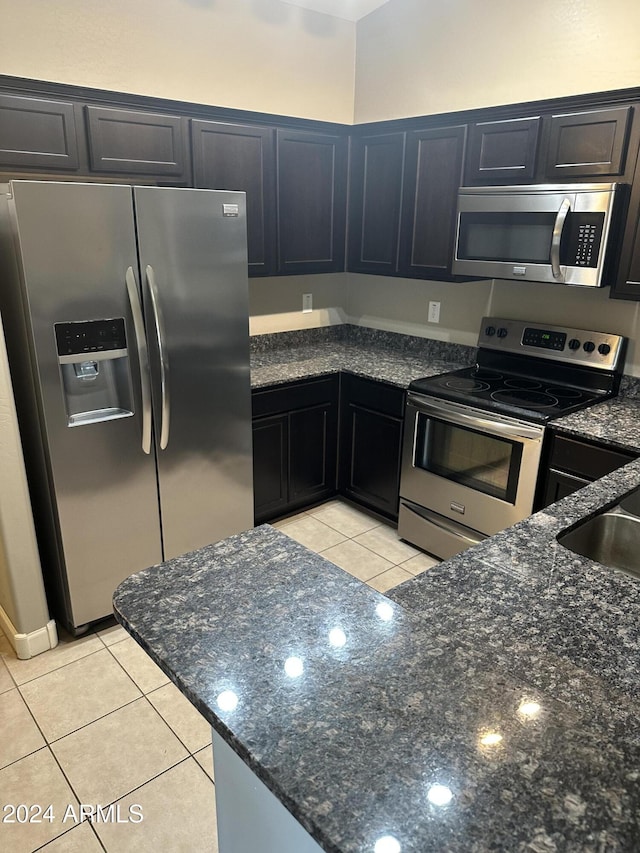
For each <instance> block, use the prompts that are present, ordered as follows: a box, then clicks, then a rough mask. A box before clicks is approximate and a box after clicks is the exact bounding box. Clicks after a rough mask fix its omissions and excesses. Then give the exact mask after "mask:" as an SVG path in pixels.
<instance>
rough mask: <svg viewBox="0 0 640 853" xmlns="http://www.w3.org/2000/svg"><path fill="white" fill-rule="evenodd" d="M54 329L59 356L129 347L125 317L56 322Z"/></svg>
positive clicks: (87, 353)
mask: <svg viewBox="0 0 640 853" xmlns="http://www.w3.org/2000/svg"><path fill="white" fill-rule="evenodd" d="M54 329H55V333H56V344H57V347H58V355H59V356H69V355H92V354H94V353H98V352H110V351H112V350H125V349H126V348H127V340H126V335H125V328H124V318H123V317H115V318H114V319H111V320H81V321H76V322H73V323H55V324H54Z"/></svg>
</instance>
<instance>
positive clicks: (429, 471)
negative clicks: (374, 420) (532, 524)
mask: <svg viewBox="0 0 640 853" xmlns="http://www.w3.org/2000/svg"><path fill="white" fill-rule="evenodd" d="M543 434H544V427H543V426H539V425H536V424H530V423H526V422H524V421H519V420H517V419H515V418H510V417H507V416H503V415H496V414H494V413H492V412H484V411H481V410H479V409H474V408H472V407H470V406H465V405H460V404H458V403H452V402H449V401H445V400H439V399H437V398H430V397H419V396H416V395H412V394H409V397H408V400H407V418H406V424H405V433H404V436H405V437H404V446H403V460H402V477H401V483H400V496H401V498H403V499H406V500H407V501H409V502H411V503H413V504H415V505H417V506H420V507H423V508H425V509H428V510H431V511H432V512H434V513H436V514H437V515H439V516H443V517H444V518H447V519H451V520H453V521H454V522H455V523H457V524H458V525H463V526H464V527H469V528H471V529H472V530H474V531H477V532H479V533H481V534H485V535H491V534H493V533H497V532H498V531H499V530H504V528H505V527H509V526H510V525H511V524H514V523H515V522H516V521H520V519H522V518H526V517H527V516H528V515H530V514H531V511H532V509H533V498H534V494H535V488H536V480H537V477H538V466H539V463H540V454H541V451H542V437H543Z"/></svg>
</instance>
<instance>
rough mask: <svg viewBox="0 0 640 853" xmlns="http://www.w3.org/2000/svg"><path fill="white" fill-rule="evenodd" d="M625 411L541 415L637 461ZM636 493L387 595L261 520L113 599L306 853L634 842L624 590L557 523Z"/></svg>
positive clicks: (636, 805) (634, 609) (631, 481)
mask: <svg viewBox="0 0 640 853" xmlns="http://www.w3.org/2000/svg"><path fill="white" fill-rule="evenodd" d="M347 346H348V345H347ZM344 349H345V348H344V347H343V352H344ZM364 349H365V348H363V347H361V348H360V352H361V353H362V352H364ZM328 350H329V348H328V347H327V348H325V352H324V355H323V357H324V356H325V355H328ZM307 352H308V350H307ZM290 354H291V353H290ZM272 355H273V354H272ZM321 355H322V354H321ZM278 358H280V356H278ZM314 358H315V356H314ZM276 360H277V359H276ZM294 361H295V359H294ZM302 361H304V359H300V360H299V361H298V364H297V366H296V367H295V368H294V371H293V372H294V373H296V372H298V375H297V376H293V375H292V373H291V371H290V370H288V371H284V372H286V373H287V376H286V378H282V377H284V372H283V369H281V368H282V365H284V363H285V359H284V357H282V362H281V365H280V367H278V365H277V364H276V365H275V370H276V372H278V371H280V372H279V375H280V377H281V378H280V380H279V381H290V380H291V379H293V378H307V375H304V376H303V375H301V373H300V372H299V368H300V367H301V363H302ZM401 361H402V359H401ZM445 361H446V359H445ZM289 364H291V360H289ZM353 364H354V362H353V360H351V361H350V362H349V363H348V364H346V368H345V362H340V363H337V362H333V363H332V365H331V369H330V370H328V371H327V372H333V371H335V370H337V369H343V368H344V369H350V367H352V366H353ZM399 364H400V362H398V363H397V364H396V365H395V367H392V370H395V369H396V368H397V367H398V366H399ZM254 366H255V365H254ZM308 367H309V365H308V364H307V365H306V366H304V369H306V368H308ZM263 368H264V373H263V374H261V376H262V377H266V376H267V374H268V372H269V371H272V370H273V369H274V363H273V361H272V362H271V364H266V363H264V364H263V365H262V368H260V367H257V368H255V369H258V370H260V369H263ZM313 369H314V370H315V369H318V362H317V361H316V362H315V363H314V367H313ZM420 369H421V370H423V373H422V374H421V375H426V373H425V372H424V368H423V366H421V367H420ZM443 369H451V366H450V364H447V365H446V366H445V367H444V368H442V367H440V365H435V372H442V370H443ZM268 375H269V379H268V381H266V379H265V384H272V383H273V382H275V381H278V380H277V379H275V378H274V377H275V376H276V374H275V373H273V372H271V373H269V374H268ZM314 375H318V374H314ZM366 375H370V373H369V374H366ZM390 375H391V374H387V375H386V376H384V377H383V376H379V375H376V376H371V375H370V378H385V379H386V381H393V379H391V378H390ZM393 375H394V376H395V377H396V381H395V384H405V379H404V377H399V376H398V373H397V372H396V373H394V374H393ZM407 381H408V380H407ZM257 384H258V386H259V385H260V380H258V382H257ZM638 406H639V402H638V400H637V399H635V398H633V397H629V398H618V399H617V400H612V401H607V402H605V403H601V404H599V405H598V406H595V407H593V408H591V409H589V410H586V411H585V412H578V413H575V414H574V415H569V416H566V417H565V418H562V419H559V420H558V421H557V422H556V423H555V424H554V427H555V428H557V429H559V430H560V431H562V432H565V433H566V434H569V435H576V436H579V437H582V438H588V439H589V438H590V439H594V440H597V441H606V442H608V443H611V444H612V445H614V446H618V447H621V448H623V449H627V450H631V451H637V452H639V453H640V418H638V414H639V409H638ZM639 486H640V460H638V461H634V462H630V463H628V464H627V465H625V466H624V467H623V468H620V469H618V470H617V471H614V472H613V473H611V474H608V475H607V476H606V477H603V478H602V479H601V480H599V481H598V482H596V483H593V484H590V485H589V486H586V487H585V488H583V489H581V490H580V491H579V492H576V493H574V494H572V495H570V496H568V497H567V498H564V499H563V500H561V501H559V502H558V503H557V504H554V505H553V506H551V507H548V508H546V509H545V510H543V511H541V512H538V513H536V514H535V515H533V516H531V517H530V518H528V519H525V520H524V521H522V522H519V523H518V524H516V525H515V526H514V527H512V528H509V529H508V530H505V531H503V532H501V533H498V534H497V535H495V536H493V537H491V538H490V539H488V540H486V541H485V542H483V543H480V544H479V545H477V546H475V547H474V548H471V549H469V550H468V551H465V552H463V553H462V554H459V555H458V556H456V557H453V558H452V559H450V560H448V561H446V562H444V563H442V564H441V565H439V566H436V567H435V568H433V569H430V570H429V571H427V572H425V573H423V574H422V575H419V576H417V577H416V578H413V579H412V580H409V581H407V582H406V583H404V584H402V585H400V586H399V587H396V588H395V589H394V590H391V591H390V592H388V593H387V595H386V596H383V595H381V594H379V593H377V592H375V591H374V590H372V589H370V588H369V587H367V586H366V585H365V584H363V583H361V582H360V581H358V580H356V579H354V578H352V577H351V576H350V575H348V574H346V573H345V572H343V571H342V570H341V569H339V568H338V567H336V566H334V565H333V564H331V563H329V562H327V561H326V560H324V559H323V558H322V557H321V556H319V555H316V554H314V553H312V552H310V551H308V550H307V549H305V548H304V547H303V546H301V545H300V544H298V543H297V542H295V541H293V540H291V539H289V538H287V537H286V536H284V535H283V534H282V533H280V532H279V531H277V530H275V529H273V528H272V527H270V526H268V525H263V526H262V527H259V528H256V529H255V530H252V531H247V532H246V533H241V534H238V535H237V536H233V537H231V538H230V539H228V540H225V541H224V542H221V543H218V544H217V545H212V546H209V547H207V548H204V549H202V550H200V551H196V552H193V553H192V554H187V555H184V556H182V557H178V558H176V559H175V560H171V561H170V562H168V563H166V564H163V565H162V566H160V567H152V568H150V569H147V570H145V571H143V572H140V573H138V574H136V575H133V576H132V577H131V578H129V579H128V580H126V581H125V582H124V583H123V584H122V585H121V586H120V587H119V589H118V591H117V592H116V596H115V599H114V604H115V612H116V615H117V618H118V619H119V621H121V622H122V624H123V625H124V626H125V627H126V628H127V630H128V631H129V632H130V633H131V634H132V635H133V636H134V637H135V638H136V639H137V641H138V642H139V643H140V644H141V645H142V646H143V648H145V649H146V651H147V652H148V653H149V654H150V655H151V657H152V658H153V659H154V660H155V661H156V662H157V663H158V664H159V665H160V666H161V667H162V668H163V669H164V671H165V672H166V673H167V674H168V675H169V677H170V678H171V679H172V680H173V681H174V682H175V683H176V684H177V685H178V687H179V688H180V689H181V690H182V691H183V693H185V694H186V695H187V697H188V698H189V699H190V700H191V701H192V702H193V703H194V705H195V706H196V707H197V708H198V709H199V710H200V712H201V713H202V714H203V715H204V716H205V717H206V718H207V719H208V720H209V722H210V723H211V725H212V726H213V728H214V729H215V730H216V731H217V732H218V733H219V734H220V735H221V736H222V737H223V738H224V739H225V740H226V741H227V743H228V744H230V746H231V747H232V749H233V750H234V751H235V752H236V753H237V754H238V755H239V756H240V757H241V759H242V760H243V761H244V762H245V763H246V765H247V766H248V767H249V768H250V769H251V770H252V771H253V772H254V773H255V774H256V776H257V777H258V778H259V779H261V780H262V782H263V783H264V784H265V785H266V786H267V788H268V789H269V790H270V791H272V792H273V793H274V794H275V796H276V797H277V798H278V799H279V800H280V801H281V802H282V803H283V804H284V805H285V806H286V808H287V809H288V810H289V811H290V812H291V814H293V816H294V817H295V818H296V819H297V820H298V821H299V822H300V824H301V825H302V826H303V827H304V828H305V829H306V830H307V832H308V833H309V834H310V835H311V836H312V837H313V838H314V839H316V841H317V842H318V843H319V844H320V846H321V848H322V849H323V850H326V851H333V852H334V853H376V844H377V843H380V844H382V843H383V842H381V839H387V843H393V842H389V839H393V840H395V842H396V846H395V847H393V846H392V847H389V848H388V849H395V850H399V851H401V853H414V851H415V853H428V852H429V851H438V853H439V851H465V853H466V851H471V850H473V851H484V850H490V849H492V850H495V849H500V850H518V851H527V850H528V851H535V853H543V852H544V853H546V851H554V850H558V851H576V853H578V851H580V853H582V851H589V850H593V851H596V850H607V851H627V850H628V851H631V850H636V849H638V846H639V845H640V582H639V581H636V580H634V579H631V578H629V577H628V576H626V575H624V574H621V573H618V572H615V571H612V570H608V569H605V568H604V567H602V566H600V565H598V564H597V563H593V562H591V561H590V560H588V559H586V558H583V557H580V556H578V555H575V554H573V553H572V552H569V551H567V550H566V549H564V548H562V547H561V546H560V545H559V544H558V543H557V541H556V536H557V534H558V532H559V531H560V530H562V529H564V528H566V527H568V526H571V525H573V524H575V523H576V522H578V521H580V520H581V519H583V518H585V517H588V516H589V515H591V514H593V513H595V512H597V511H599V510H600V509H602V508H603V507H606V506H608V505H611V504H614V503H616V502H617V501H618V500H619V499H620V497H621V496H623V495H624V494H626V493H627V492H628V491H629V490H631V489H633V488H636V487H639ZM292 662H294V663H295V666H293V667H292V666H291V664H292ZM229 696H232V697H234V701H233V702H231V703H229V701H228V700H229ZM222 697H225V700H224V701H222ZM379 849H384V847H383V846H381V847H380V848H379Z"/></svg>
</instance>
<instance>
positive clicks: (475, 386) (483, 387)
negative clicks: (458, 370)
mask: <svg viewBox="0 0 640 853" xmlns="http://www.w3.org/2000/svg"><path fill="white" fill-rule="evenodd" d="M443 386H444V387H445V388H451V389H453V390H454V391H487V390H488V389H489V383H488V382H481V381H480V380H475V379H467V378H466V377H464V376H456V377H455V378H454V379H449V380H448V381H447V382H444V383H443Z"/></svg>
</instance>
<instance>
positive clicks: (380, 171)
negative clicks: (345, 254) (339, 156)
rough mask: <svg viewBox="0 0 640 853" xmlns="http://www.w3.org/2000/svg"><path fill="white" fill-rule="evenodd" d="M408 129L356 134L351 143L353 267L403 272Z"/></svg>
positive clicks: (386, 272) (350, 241) (350, 255)
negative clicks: (402, 215)
mask: <svg viewBox="0 0 640 853" xmlns="http://www.w3.org/2000/svg"><path fill="white" fill-rule="evenodd" d="M404 140H405V134H404V133H390V134H383V135H380V136H365V137H355V138H354V139H352V143H351V175H350V203H349V269H350V270H352V271H354V272H370V273H381V274H386V275H393V274H394V273H395V272H396V271H397V261H398V237H399V231H400V202H401V199H402V172H403V165H404Z"/></svg>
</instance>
